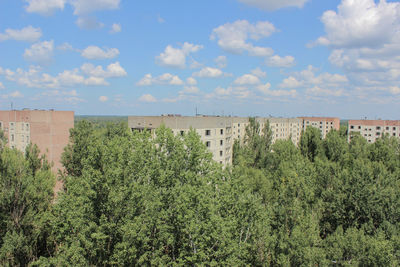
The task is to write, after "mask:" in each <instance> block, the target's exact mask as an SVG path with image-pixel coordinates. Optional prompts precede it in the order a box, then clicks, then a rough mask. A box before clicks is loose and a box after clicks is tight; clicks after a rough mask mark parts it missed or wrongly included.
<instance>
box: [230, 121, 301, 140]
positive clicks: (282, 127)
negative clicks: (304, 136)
mask: <svg viewBox="0 0 400 267" xmlns="http://www.w3.org/2000/svg"><path fill="white" fill-rule="evenodd" d="M256 121H257V122H258V123H259V124H260V129H261V130H262V129H264V127H265V125H266V124H267V122H269V126H270V128H271V130H272V133H273V135H272V142H273V143H274V142H275V141H277V140H287V139H289V138H290V139H291V140H292V142H293V143H294V144H296V145H297V144H298V143H299V141H300V136H301V131H302V123H303V121H302V120H301V119H299V118H273V117H265V118H264V117H258V118H256ZM248 125H249V119H248V118H243V117H233V139H234V140H236V139H240V140H243V137H244V135H245V133H246V127H247V126H248ZM261 134H262V132H261Z"/></svg>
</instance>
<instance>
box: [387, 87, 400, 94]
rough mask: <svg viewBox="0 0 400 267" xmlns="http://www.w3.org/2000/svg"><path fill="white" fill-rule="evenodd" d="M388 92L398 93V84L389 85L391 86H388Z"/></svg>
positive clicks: (399, 89)
mask: <svg viewBox="0 0 400 267" xmlns="http://www.w3.org/2000/svg"><path fill="white" fill-rule="evenodd" d="M389 92H390V93H391V94H393V95H398V94H400V87H398V86H391V87H390V88H389Z"/></svg>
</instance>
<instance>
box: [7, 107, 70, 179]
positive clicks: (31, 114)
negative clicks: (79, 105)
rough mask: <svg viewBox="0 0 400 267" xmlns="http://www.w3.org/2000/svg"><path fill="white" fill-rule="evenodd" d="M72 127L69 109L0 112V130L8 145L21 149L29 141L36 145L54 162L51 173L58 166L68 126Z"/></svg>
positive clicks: (59, 167)
mask: <svg viewBox="0 0 400 267" xmlns="http://www.w3.org/2000/svg"><path fill="white" fill-rule="evenodd" d="M73 127H74V112H73V111H54V110H29V109H24V110H3V111H0V129H1V130H2V131H3V132H4V134H5V136H6V137H7V139H8V146H10V147H11V148H16V149H18V150H20V151H25V149H26V147H27V146H28V145H29V143H33V144H36V145H37V146H38V147H39V149H40V151H41V153H45V154H46V156H47V159H48V160H49V162H52V163H53V164H54V165H53V171H54V172H57V170H58V169H61V168H62V165H61V162H60V160H61V154H62V152H63V151H64V147H65V146H66V145H67V144H68V141H69V129H70V128H73Z"/></svg>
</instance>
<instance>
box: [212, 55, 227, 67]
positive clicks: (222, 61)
mask: <svg viewBox="0 0 400 267" xmlns="http://www.w3.org/2000/svg"><path fill="white" fill-rule="evenodd" d="M214 61H215V63H216V64H217V66H218V68H220V69H223V68H226V66H227V65H228V60H227V58H226V56H219V57H217V58H216V59H215V60H214Z"/></svg>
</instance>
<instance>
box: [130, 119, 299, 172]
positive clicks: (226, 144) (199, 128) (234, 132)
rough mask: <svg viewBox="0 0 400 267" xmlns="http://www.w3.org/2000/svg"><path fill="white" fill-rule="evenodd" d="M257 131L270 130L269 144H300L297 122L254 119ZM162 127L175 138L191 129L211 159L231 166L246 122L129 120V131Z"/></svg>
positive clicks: (240, 120)
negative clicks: (208, 151) (233, 154)
mask: <svg viewBox="0 0 400 267" xmlns="http://www.w3.org/2000/svg"><path fill="white" fill-rule="evenodd" d="M256 120H257V122H259V123H260V130H261V134H262V129H263V128H264V126H265V124H266V123H267V121H268V122H269V124H270V127H271V130H272V133H273V135H272V142H275V141H276V140H283V139H289V138H290V139H291V140H292V142H293V143H294V144H296V145H297V144H298V142H299V141H300V135H301V131H302V122H303V121H302V120H301V119H299V118H290V119H288V118H256ZM162 124H164V125H165V126H166V127H168V128H170V129H171V130H172V131H173V133H174V134H175V135H183V134H184V133H187V132H188V131H189V130H190V128H193V129H194V130H195V131H196V132H197V133H198V134H199V135H200V139H201V141H202V142H204V144H205V145H206V146H207V147H208V149H209V150H210V152H211V153H212V154H213V159H214V160H215V161H217V162H219V163H221V164H223V165H224V166H226V165H228V164H232V152H233V151H232V150H233V143H234V141H235V140H243V138H244V136H245V134H246V127H247V126H248V125H249V119H248V118H243V117H218V116H195V117H186V116H179V115H165V116H129V117H128V125H129V128H131V129H132V130H140V131H141V130H149V131H153V130H154V129H156V128H158V127H160V126H161V125H162Z"/></svg>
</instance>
